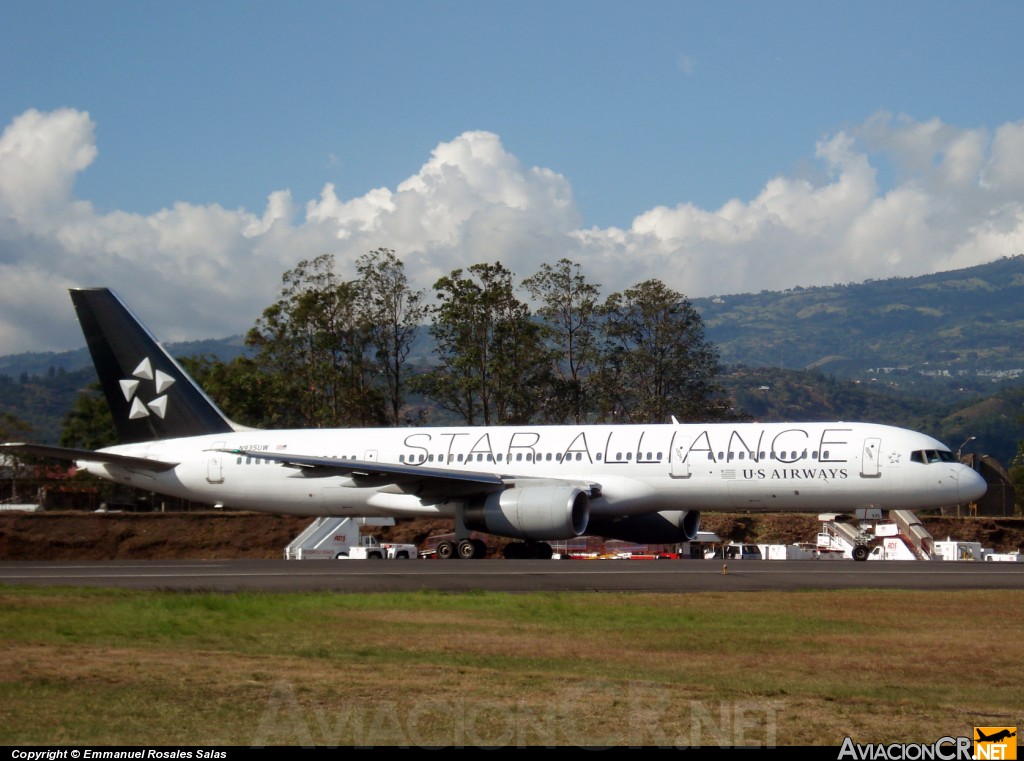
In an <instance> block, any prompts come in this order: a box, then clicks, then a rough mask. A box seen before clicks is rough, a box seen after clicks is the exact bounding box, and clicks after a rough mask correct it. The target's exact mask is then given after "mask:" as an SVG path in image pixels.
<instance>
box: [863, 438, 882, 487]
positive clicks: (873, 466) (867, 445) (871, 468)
mask: <svg viewBox="0 0 1024 761" xmlns="http://www.w3.org/2000/svg"><path fill="white" fill-rule="evenodd" d="M881 451H882V440H881V439H879V438H870V439H864V450H863V451H862V452H861V455H860V477H861V478H878V477H879V476H880V475H881V473H880V472H879V470H878V457H879V455H880V453H881Z"/></svg>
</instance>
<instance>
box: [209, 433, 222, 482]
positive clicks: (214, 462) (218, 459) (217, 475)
mask: <svg viewBox="0 0 1024 761" xmlns="http://www.w3.org/2000/svg"><path fill="white" fill-rule="evenodd" d="M224 446H226V445H225V444H224V442H223V441H216V442H214V444H213V446H212V448H213V449H221V448H223V447H224ZM223 458H224V455H223V453H221V452H210V457H209V459H207V461H206V480H207V482H208V483H211V484H222V483H224V460H223Z"/></svg>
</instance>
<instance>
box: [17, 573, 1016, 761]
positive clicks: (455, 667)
mask: <svg viewBox="0 0 1024 761" xmlns="http://www.w3.org/2000/svg"><path fill="white" fill-rule="evenodd" d="M0 610H2V613H0V642H2V645H3V653H4V657H3V659H2V661H0V744H2V745H29V744H31V745H57V744H77V745H188V746H192V747H199V746H209V745H240V746H253V745H256V746H270V745H316V746H334V745H340V746H351V745H360V746H385V745H387V746H391V745H399V746H448V745H471V746H479V745H485V746H512V747H514V746H524V745H528V746H536V745H541V746H573V745H585V746H610V745H613V746H624V745H633V746H691V745H699V746H720V745H724V746H735V745H742V746H787V745H833V746H838V745H840V744H841V743H842V742H843V739H844V738H845V737H851V738H852V739H853V741H854V742H855V743H893V742H915V743H918V742H919V743H928V744H930V743H933V742H935V741H936V740H938V739H939V738H940V737H943V736H947V735H948V736H953V737H956V736H970V735H971V733H972V729H973V727H974V726H1020V725H1024V697H1022V695H1024V691H1022V688H1021V685H1022V682H1024V680H1022V677H1024V667H1022V664H1021V658H1020V654H1021V633H1022V632H1024V591H1019V592H1018V591H1013V592H1005V591H977V592H964V593H959V592H912V591H906V592H902V591H874V590H872V591H868V590H864V591H808V592H784V593H771V592H757V593H728V594H715V593H701V594H688V595H664V594H612V593H588V594H567V593H551V594H548V593H538V594H528V595H510V594H504V593H484V592H480V593H472V594H457V595H456V594H443V593H433V592H431V593H426V592H424V593H414V594H372V595H363V594H329V593H307V594H207V593H202V594H182V593H169V592H130V591H118V590H81V589H48V590H39V589H35V588H33V589H27V588H17V587H7V588H2V589H0Z"/></svg>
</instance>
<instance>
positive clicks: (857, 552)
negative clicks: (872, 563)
mask: <svg viewBox="0 0 1024 761" xmlns="http://www.w3.org/2000/svg"><path fill="white" fill-rule="evenodd" d="M853 559H854V560H867V559H868V548H867V545H866V544H858V545H857V546H856V547H854V548H853Z"/></svg>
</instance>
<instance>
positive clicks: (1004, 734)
mask: <svg viewBox="0 0 1024 761" xmlns="http://www.w3.org/2000/svg"><path fill="white" fill-rule="evenodd" d="M974 731H975V732H976V733H977V735H978V736H977V738H975V742H991V743H997V742H999V741H1000V740H1006V739H1008V738H1010V737H1016V736H1017V733H1016V732H1015V731H1014V732H1011V731H1010V730H1009V729H1000V730H999V731H998V732H993V733H992V734H991V735H986V734H985V733H984V732H982V731H981V730H980V729H978V728H977V727H975V728H974Z"/></svg>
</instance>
